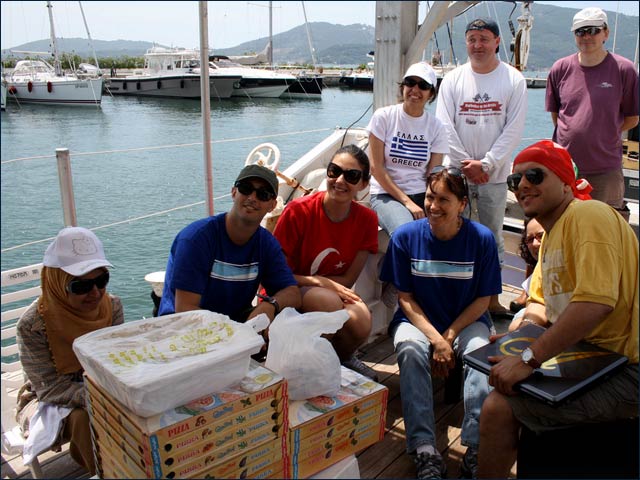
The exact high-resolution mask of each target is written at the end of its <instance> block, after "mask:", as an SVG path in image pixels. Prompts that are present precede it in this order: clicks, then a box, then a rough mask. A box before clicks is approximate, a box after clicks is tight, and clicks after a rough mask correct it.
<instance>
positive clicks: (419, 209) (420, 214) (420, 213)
mask: <svg viewBox="0 0 640 480" xmlns="http://www.w3.org/2000/svg"><path fill="white" fill-rule="evenodd" d="M404 206H405V207H407V210H409V211H410V212H411V215H412V216H413V219H414V220H418V219H419V218H424V206H420V205H416V203H415V202H413V201H412V200H411V199H409V201H408V202H407V203H405V205H404Z"/></svg>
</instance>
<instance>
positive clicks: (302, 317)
mask: <svg viewBox="0 0 640 480" xmlns="http://www.w3.org/2000/svg"><path fill="white" fill-rule="evenodd" d="M348 318H349V314H348V313H347V311H346V310H344V309H343V310H339V311H337V312H308V313H303V314H300V313H298V312H297V311H296V310H295V309H293V308H285V309H284V310H283V311H282V312H281V313H280V314H279V315H278V316H277V317H276V318H275V319H274V321H273V323H272V324H271V326H270V327H269V349H268V351H267V360H266V362H265V366H266V367H267V368H269V369H271V370H273V371H275V372H278V373H279V374H280V375H282V376H284V377H285V378H286V379H287V383H288V384H289V398H290V399H291V400H304V399H307V398H312V397H316V396H318V395H326V396H329V397H332V396H334V395H336V394H337V393H338V390H339V389H340V359H339V358H338V355H337V354H336V352H335V350H334V349H333V346H332V345H331V342H329V340H327V339H326V338H323V337H321V335H322V334H324V333H335V332H337V331H338V330H340V328H342V325H344V323H345V322H346V321H347V319H348Z"/></svg>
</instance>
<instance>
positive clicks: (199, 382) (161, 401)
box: [73, 310, 264, 417]
mask: <svg viewBox="0 0 640 480" xmlns="http://www.w3.org/2000/svg"><path fill="white" fill-rule="evenodd" d="M263 343H264V340H263V339H262V337H261V336H260V335H258V334H257V333H256V332H255V331H254V330H253V328H251V326H250V325H247V324H242V323H238V322H235V321H233V320H231V319H230V318H229V317H227V316H226V315H222V314H219V313H214V312H209V311H206V310H196V311H192V312H183V313H176V314H173V315H166V316H163V317H157V318H150V319H144V320H138V321H135V322H127V323H125V324H122V325H118V326H115V327H109V328H104V329H101V330H97V331H95V332H91V333H88V334H86V335H83V336H82V337H79V338H77V339H76V340H75V341H74V342H73V350H74V351H75V353H76V355H77V357H78V360H79V361H80V364H81V365H82V367H83V368H84V369H85V370H86V372H87V373H88V374H89V375H90V376H91V377H92V378H93V379H94V380H95V381H96V382H97V383H98V385H100V386H101V387H103V388H104V389H105V390H106V391H107V392H109V393H110V394H111V395H113V396H114V397H115V398H116V399H117V400H119V401H120V402H121V403H122V404H124V405H126V406H127V407H128V408H129V409H131V410H132V411H133V412H134V413H136V414H138V415H140V416H141V417H149V416H152V415H155V414H158V413H161V412H164V411H165V410H168V409H170V408H174V407H177V406H180V405H184V404H186V403H188V402H189V401H191V400H194V399H196V398H199V397H202V396H204V395H206V394H208V393H211V392H216V391H220V390H222V389H224V388H226V387H228V386H229V385H231V384H233V383H237V382H239V381H240V380H242V378H244V376H245V375H246V374H247V371H248V369H249V360H250V358H251V355H252V354H254V353H257V352H258V351H259V350H260V348H261V346H262V345H263Z"/></svg>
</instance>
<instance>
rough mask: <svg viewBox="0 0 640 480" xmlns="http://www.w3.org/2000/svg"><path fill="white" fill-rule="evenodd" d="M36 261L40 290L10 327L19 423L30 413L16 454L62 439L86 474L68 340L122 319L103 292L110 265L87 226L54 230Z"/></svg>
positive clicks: (77, 377)
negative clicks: (20, 378) (22, 380)
mask: <svg viewBox="0 0 640 480" xmlns="http://www.w3.org/2000/svg"><path fill="white" fill-rule="evenodd" d="M43 264H44V266H43V268H42V273H41V288H42V294H41V295H40V296H39V297H38V299H37V300H35V301H34V302H33V304H31V306H30V307H29V308H28V309H27V310H26V311H25V313H24V314H23V315H22V317H20V320H19V321H18V324H17V334H16V338H17V343H18V350H19V353H20V362H21V363H22V368H23V370H24V372H25V374H26V377H27V384H26V385H25V387H23V389H22V395H21V399H20V405H19V409H20V411H19V413H18V418H19V421H20V419H21V418H24V419H25V421H20V423H21V424H24V423H26V420H27V419H29V417H30V423H26V426H27V427H28V428H29V433H28V438H27V442H26V445H25V449H24V455H23V456H24V459H25V463H29V462H30V461H31V459H32V458H33V456H35V455H38V454H40V453H42V452H43V451H45V450H47V449H49V448H54V449H56V448H58V447H59V446H60V445H61V444H62V443H64V442H67V441H70V447H69V452H70V454H71V457H72V458H73V459H74V460H75V461H76V462H78V463H79V464H80V465H82V466H83V467H85V468H86V469H87V470H88V471H89V473H90V474H91V475H94V474H95V473H96V468H95V463H94V458H93V451H92V443H91V432H90V429H89V416H88V414H87V410H86V404H85V389H84V385H83V381H82V372H83V369H82V366H81V365H80V363H79V362H78V359H77V357H76V355H75V353H74V352H73V349H72V344H73V341H74V340H75V339H76V338H78V337H80V336H81V335H84V334H85V333H89V332H92V331H94V330H98V329H101V328H105V327H109V326H111V325H119V324H121V323H123V321H124V315H123V310H122V304H121V302H120V299H119V298H117V297H114V296H111V295H108V294H107V293H106V286H107V283H108V282H109V271H108V270H107V267H110V266H112V265H111V264H110V263H109V262H108V261H107V259H106V257H105V254H104V249H103V247H102V242H100V240H99V239H98V237H96V236H95V234H94V233H93V232H91V231H90V230H87V229H86V228H81V227H67V228H64V229H62V230H61V231H60V232H59V233H58V235H57V236H56V238H55V240H54V241H53V242H52V243H51V244H50V245H49V247H48V248H47V250H46V252H45V254H44V260H43ZM29 394H30V395H29ZM34 394H35V397H36V398H33V399H30V398H29V397H34ZM28 400H30V402H29V407H28V408H25V406H26V403H27V401H28ZM36 405H37V409H36ZM34 410H35V413H33V412H34ZM29 413H33V415H29ZM23 429H24V427H23Z"/></svg>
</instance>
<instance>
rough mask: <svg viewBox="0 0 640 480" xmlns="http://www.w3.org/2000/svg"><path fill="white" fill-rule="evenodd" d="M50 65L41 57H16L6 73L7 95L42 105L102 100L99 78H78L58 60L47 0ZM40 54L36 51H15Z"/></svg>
mask: <svg viewBox="0 0 640 480" xmlns="http://www.w3.org/2000/svg"><path fill="white" fill-rule="evenodd" d="M47 8H48V10H49V25H50V35H51V46H52V50H53V65H51V64H50V63H49V62H47V61H46V60H44V59H37V60H20V61H19V62H18V63H17V64H16V67H15V69H14V70H13V71H12V72H11V74H10V75H8V76H7V78H6V80H7V89H8V93H9V94H10V98H13V99H15V100H16V101H18V102H20V103H38V104H44V105H96V106H100V102H101V101H102V78H101V77H95V78H79V77H78V76H77V75H74V74H69V73H64V72H63V71H62V67H61V65H60V60H59V59H58V49H57V44H56V33H55V28H54V25H53V12H52V10H53V7H52V5H51V2H47ZM16 53H26V54H31V55H33V54H35V55H42V54H41V53H38V52H16Z"/></svg>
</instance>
